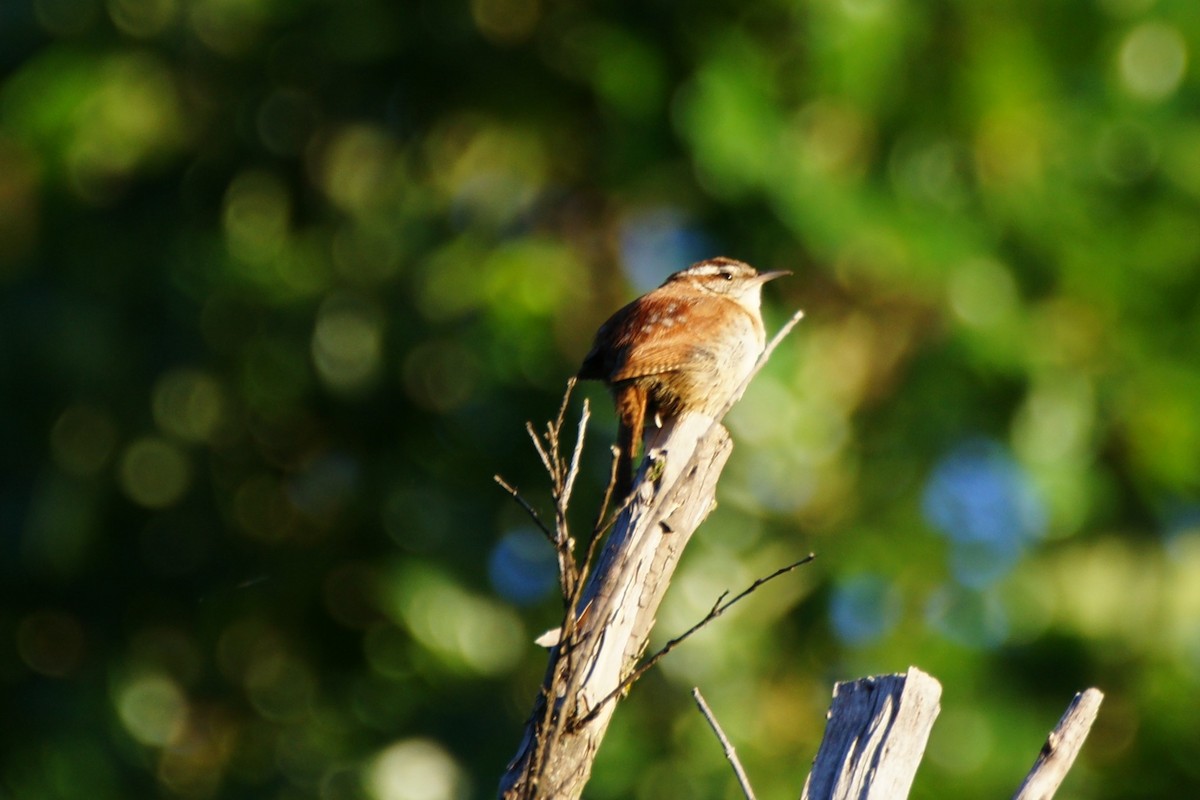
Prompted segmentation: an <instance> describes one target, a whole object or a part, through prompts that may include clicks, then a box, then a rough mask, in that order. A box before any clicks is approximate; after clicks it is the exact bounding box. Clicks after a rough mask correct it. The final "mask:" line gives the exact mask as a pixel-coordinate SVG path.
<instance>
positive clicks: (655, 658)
mask: <svg viewBox="0 0 1200 800" xmlns="http://www.w3.org/2000/svg"><path fill="white" fill-rule="evenodd" d="M816 557H817V554H816V553H809V554H808V555H806V556H805V557H804V558H802V559H800V560H799V561H796V562H793V563H791V564H788V565H787V566H786V567H780V568H779V569H777V570H775V571H774V572H772V573H771V574H770V575H767V576H765V577H762V578H759V579H758V580H756V581H754V583H752V584H750V585H749V586H747V587H746V588H745V589H743V590H742V591H741V592H740V593H739V594H738V595H737V596H735V597H734V598H732V599H731V600H725V598H726V597H728V596H729V592H722V593H721V596H720V597H718V598H717V602H716V603H714V604H713V607H712V609H711V610H710V611H709V612H708V613H707V614H705V615H704V618H703V619H701V620H700V621H699V622H697V623H696V624H695V625H693V626H692V627H690V628H688V629H687V630H686V631H684V632H683V633H681V634H679V635H678V636H676V637H675V638H674V639H672V640H670V641H669V642H667V643H666V644H664V645H663V646H662V649H660V650H659V651H658V652H656V653H655V654H654V655H652V656H650V657H649V658H647V659H646V660H645V661H643V662H642V663H641V664H639V665H638V667H637V669H635V670H633V672H630V673H629V674H628V675H626V676H625V679H624V680H622V681H621V682H620V683H618V684H617V688H615V689H613V690H612V691H611V692H609V693H608V694H607V695H605V696H604V697H602V698H601V699H600V702H598V703H596V705H595V706H593V707H592V708H591V710H589V711H588V713H587V714H585V715H584V716H583V717H582V718H581V719H579V720H578V721H577V722H576V723H575V724H576V726H580V725H586V724H587V723H588V722H590V721H591V720H592V719H594V718H595V716H596V715H597V714H599V713H600V709H602V708H604V706H605V705H607V704H608V703H610V702H612V701H613V700H615V699H616V698H618V697H620V696H621V694H622V693H623V692H625V690H627V689H628V688H629V687H630V686H632V685H633V684H634V683H635V682H637V680H638V679H639V678H641V677H642V676H643V675H645V674H646V673H647V672H648V671H649V670H651V669H652V668H653V667H654V665H655V664H657V663H658V662H659V661H662V660H663V659H664V658H666V656H667V654H668V653H670V652H671V651H672V650H674V649H675V648H676V647H678V646H679V645H681V644H683V643H684V642H685V641H687V640H688V639H690V638H691V637H692V634H695V633H697V632H699V631H700V630H701V629H702V628H704V627H705V626H706V625H708V624H709V623H710V622H712V621H713V620H715V619H716V618H717V617H719V616H721V615H722V614H724V613H725V612H726V611H728V610H729V608H730V607H731V606H732V605H734V604H735V603H737V602H738V601H739V600H742V599H743V598H745V597H746V596H747V595H749V594H751V593H753V592H754V591H756V590H757V589H758V587H760V586H762V585H763V584H764V583H769V582H770V581H773V580H775V579H776V578H778V577H779V576H780V575H786V574H787V573H789V572H791V571H792V570H794V569H796V568H798V567H802V566H804V565H805V564H807V563H809V562H810V561H812V560H813V559H814V558H816Z"/></svg>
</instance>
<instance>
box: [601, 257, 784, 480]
mask: <svg viewBox="0 0 1200 800" xmlns="http://www.w3.org/2000/svg"><path fill="white" fill-rule="evenodd" d="M789 274H791V273H789V272H785V271H779V272H762V273H760V272H758V271H756V270H755V269H754V268H753V267H751V266H750V265H749V264H744V263H742V262H741V261H735V260H734V259H732V258H710V259H708V260H707V261H700V262H698V263H696V264H693V265H692V266H690V267H688V268H687V269H685V270H681V271H679V272H676V273H675V274H673V275H672V276H671V277H669V278H667V280H666V281H665V282H664V283H663V285H662V286H660V287H658V288H657V289H655V290H654V291H652V292H648V293H647V294H644V295H642V296H641V297H639V298H638V299H637V300H634V301H633V302H632V303H630V304H629V305H627V306H625V307H624V308H622V309H621V310H620V311H618V312H617V313H615V314H613V315H612V316H611V317H609V319H608V321H607V322H605V323H604V324H603V325H601V326H600V330H599V331H597V333H596V340H595V342H594V343H593V344H592V349H591V351H590V352H589V353H588V354H587V356H586V357H585V358H584V359H583V366H582V367H580V368H579V378H580V379H583V380H600V381H604V383H605V385H607V386H608V388H609V389H610V390H611V391H612V395H613V401H614V402H615V404H616V408H617V420H618V424H619V429H618V436H617V446H618V448H619V450H620V453H619V455H618V459H617V492H618V496H620V497H624V496H626V495H628V494H629V492H630V490H631V489H632V488H633V459H634V456H635V455H636V452H637V450H638V449H639V448H640V446H641V444H642V435H643V431H644V429H645V421H646V417H647V414H649V415H651V418H652V419H653V418H655V417H656V416H657V417H659V418H671V417H676V416H678V415H679V414H681V413H683V412H685V411H692V412H698V413H702V414H708V415H710V416H711V415H715V414H717V413H718V412H719V411H720V410H721V409H722V408H723V407H724V406H725V404H726V403H727V402H728V401H729V400H730V398H731V397H732V396H733V394H734V392H736V391H737V390H738V389H739V388H740V387H741V385H742V382H743V381H744V380H745V379H746V377H747V376H748V375H749V374H750V371H751V370H752V369H753V367H754V362H755V361H756V360H757V359H758V356H759V354H760V353H762V351H763V347H764V345H765V340H766V337H765V335H764V332H763V323H762V313H761V311H760V310H759V308H760V305H761V300H762V286H763V284H764V283H766V282H767V281H769V280H773V279H775V278H778V277H780V276H783V275H789Z"/></svg>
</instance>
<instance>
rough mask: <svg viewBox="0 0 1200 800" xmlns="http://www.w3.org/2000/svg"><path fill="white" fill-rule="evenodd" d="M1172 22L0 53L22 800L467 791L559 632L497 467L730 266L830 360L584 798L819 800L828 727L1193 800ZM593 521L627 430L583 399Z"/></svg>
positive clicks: (741, 25) (910, 11)
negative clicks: (913, 727)
mask: <svg viewBox="0 0 1200 800" xmlns="http://www.w3.org/2000/svg"><path fill="white" fill-rule="evenodd" d="M1198 56H1200V6H1198V5H1196V4H1195V3H1193V2H1187V1H1186V0H1158V2H1156V1H1155V0H1094V1H1090V2H1085V1H1084V0H1061V1H1059V2H1034V0H1024V1H1022V0H1017V1H1016V2H1010V3H999V4H997V3H962V2H950V1H949V0H937V1H934V0H931V1H930V2H916V0H907V1H906V0H814V1H812V2H799V1H798V0H793V1H792V2H787V1H785V0H764V1H763V2H756V3H752V4H747V3H745V2H734V1H733V0H728V1H726V2H720V1H714V2H694V3H676V2H666V1H665V0H650V1H649V2H643V3H637V4H633V3H630V4H620V3H613V2H601V1H598V0H597V1H593V2H589V1H588V0H472V2H470V3H463V2H451V1H449V0H446V1H442V0H427V1H426V2H421V3H418V2H384V1H383V0H337V1H335V0H289V1H285V0H33V2H32V3H30V2H23V1H22V0H17V2H6V3H4V4H3V5H2V6H0V593H2V594H0V597H2V603H0V709H2V711H0V717H2V719H3V723H2V725H0V797H4V798H14V799H18V800H29V799H33V800H41V799H42V798H46V799H47V800H50V799H52V798H62V799H63V800H68V799H70V800H74V799H75V798H79V799H80V800H119V799H123V798H134V797H139V798H140V797H172V798H189V799H191V798H196V799H197V800H202V799H203V798H280V799H281V800H282V799H285V798H286V799H288V800H291V799H292V798H321V799H322V800H349V799H350V798H373V799H374V800H451V799H456V798H467V797H487V796H489V795H491V794H492V793H493V792H494V787H495V782H496V779H497V778H498V776H499V774H500V772H501V770H502V768H503V766H504V763H505V762H506V760H507V759H508V758H509V757H510V756H511V755H512V754H513V753H514V752H515V750H516V745H517V742H518V738H519V735H520V731H521V726H522V723H523V720H524V717H525V714H526V713H527V711H528V709H529V707H530V705H531V702H532V699H533V695H534V692H535V690H536V687H537V685H538V682H539V680H540V677H541V673H542V670H543V668H544V664H545V655H544V653H543V652H542V651H540V650H538V649H537V648H535V647H534V646H533V645H532V639H533V637H534V636H536V635H537V634H538V633H539V632H541V631H542V630H544V629H545V628H548V627H550V626H552V625H554V624H555V622H556V615H557V613H558V610H559V607H560V606H559V603H558V601H557V600H556V598H555V584H554V578H553V572H552V569H553V560H552V558H551V554H550V552H549V548H548V546H547V545H546V544H545V543H544V542H543V541H542V540H541V539H540V538H539V536H538V535H537V534H536V532H535V531H534V529H533V528H532V526H531V525H530V523H529V521H528V520H527V519H526V518H525V517H524V516H523V514H522V513H521V511H520V509H519V508H517V507H516V505H515V504H514V503H512V501H511V500H510V499H509V498H507V497H506V496H505V495H504V494H503V493H502V492H501V491H500V490H498V489H497V488H496V487H495V485H494V484H493V483H492V475H493V474H494V473H497V472H499V473H502V474H503V475H504V476H506V477H507V478H508V479H509V480H510V481H512V482H513V483H514V484H516V485H518V486H519V487H521V489H522V491H523V492H524V493H525V494H526V496H527V497H528V498H529V500H530V501H531V502H533V503H534V504H536V505H539V506H540V507H542V508H548V505H547V500H548V496H547V489H546V481H545V480H544V477H543V476H542V475H541V474H540V473H539V467H538V463H537V459H536V457H535V456H534V454H533V451H532V449H531V448H530V447H529V446H528V443H527V440H526V438H525V434H524V432H523V429H522V428H523V424H524V422H525V421H526V420H534V421H535V422H538V423H539V424H540V422H541V421H544V420H545V419H547V418H548V417H549V416H551V415H552V414H553V413H554V411H555V409H556V408H557V405H558V401H559V397H560V396H561V391H562V388H563V385H564V382H565V380H566V378H567V377H568V376H569V375H570V374H572V372H573V371H574V369H575V368H576V367H577V366H578V364H579V362H580V360H581V358H582V356H583V354H584V352H586V350H587V347H588V344H589V342H590V340H591V336H592V334H593V332H594V331H595V329H596V327H597V325H598V324H599V323H600V322H601V321H602V320H603V319H604V317H606V316H607V315H608V314H609V313H610V312H611V311H613V310H614V309H616V308H617V307H618V306H619V305H620V304H621V303H623V302H625V301H626V300H628V299H630V298H631V297H633V296H634V295H635V294H636V293H638V292H641V291H645V290H647V289H648V288H650V287H652V286H654V285H657V284H658V283H659V282H660V281H661V280H662V279H663V278H664V277H665V276H666V275H667V274H668V273H670V272H671V271H674V270H676V269H679V268H681V267H683V266H686V265H687V264H688V263H689V262H691V261H693V260H696V259H699V258H702V257H707V256H713V255H728V256H733V257H737V258H741V259H744V260H747V261H749V262H751V263H752V264H754V265H756V266H758V267H760V268H763V269H791V270H793V271H795V273H796V274H795V275H794V276H793V277H791V278H789V279H787V280H782V281H779V282H777V283H772V284H771V285H770V286H769V288H768V289H767V308H766V316H767V319H768V329H769V330H768V332H772V331H773V330H774V329H775V328H777V327H778V325H779V324H780V322H781V321H782V320H784V319H786V317H787V315H788V314H790V313H791V311H792V310H794V309H795V308H798V307H802V308H804V309H806V311H807V313H808V317H807V319H806V320H805V321H804V322H803V323H802V324H801V325H800V327H799V328H797V330H796V331H795V332H794V333H793V334H792V336H791V337H790V338H789V339H788V341H787V342H786V343H785V344H784V345H783V347H782V348H781V349H780V350H779V351H778V352H777V354H776V356H775V357H774V359H773V360H772V361H771V363H770V364H769V365H768V367H767V369H766V370H765V371H764V372H763V373H762V374H761V375H760V376H759V378H758V379H757V381H756V382H755V384H754V385H753V386H752V388H751V390H750V392H749V393H748V394H747V396H746V397H745V399H744V401H743V402H742V403H741V405H740V406H739V407H738V408H737V409H735V411H734V413H733V414H732V415H731V416H730V418H729V420H728V422H729V425H730V427H731V430H732V432H733V435H734V439H735V442H736V448H735V452H734V455H733V459H732V461H731V463H730V465H729V468H728V470H727V471H726V474H725V478H724V481H723V483H722V485H721V489H720V492H719V497H720V500H721V503H720V507H719V508H718V509H717V511H716V512H715V513H714V515H713V516H712V518H711V519H710V520H709V522H708V523H707V524H706V525H705V526H704V527H703V528H702V529H701V531H700V533H699V535H698V536H697V538H696V539H695V540H694V541H693V544H692V546H691V548H690V549H689V552H688V554H687V555H686V557H685V559H684V562H683V565H682V567H681V570H680V572H679V574H678V577H677V579H676V581H675V583H674V585H673V587H672V590H671V592H670V593H669V595H668V597H667V600H666V605H665V606H664V609H663V613H662V614H661V618H660V624H659V628H658V634H657V639H658V641H659V642H661V641H663V640H665V638H667V637H669V636H670V635H672V634H675V633H678V632H680V631H682V630H683V629H685V628H686V627H688V626H689V625H690V624H691V623H692V622H694V621H695V620H696V619H698V618H699V617H700V616H702V615H703V613H704V612H705V611H707V610H708V608H709V607H710V606H711V605H712V603H713V601H714V600H715V599H716V597H717V596H718V595H719V594H720V592H721V591H723V590H725V589H733V590H735V591H736V590H738V589H740V588H742V587H743V586H745V585H746V584H748V583H750V582H751V581H752V580H753V579H754V578H755V577H757V576H759V575H762V574H765V573H767V572H770V571H771V570H773V569H774V568H776V567H778V566H781V565H783V564H785V563H788V562H790V561H793V560H795V559H797V558H799V557H800V556H802V555H803V554H805V553H807V552H808V551H810V550H812V551H815V552H817V553H818V554H819V557H818V560H817V561H816V562H815V563H814V564H813V565H811V566H808V567H805V568H804V569H803V570H801V571H800V572H798V573H796V574H794V575H791V576H788V577H786V578H783V579H781V580H780V581H777V582H775V583H772V584H770V585H769V586H767V587H765V588H764V589H762V590H761V591H759V592H758V593H757V594H756V595H755V596H753V597H752V598H750V599H749V600H748V601H746V602H745V603H743V604H741V605H740V606H738V607H737V608H736V610H735V612H733V613H731V614H729V615H728V616H727V617H725V618H723V619H722V620H720V621H719V622H718V623H717V624H715V625H713V626H711V627H710V628H708V629H707V630H706V631H704V632H703V633H702V634H700V635H699V636H697V637H696V638H695V639H693V640H691V641H689V642H688V643H687V644H686V645H684V646H683V647H681V648H680V649H679V650H678V651H676V652H675V653H674V654H673V655H672V656H671V657H670V658H669V659H667V660H666V661H665V662H664V664H663V665H662V667H661V668H660V669H656V670H655V671H653V672H652V673H651V674H650V675H648V676H647V677H646V679H645V680H644V681H643V682H642V683H640V684H639V685H638V686H637V687H636V688H635V689H634V691H633V693H632V695H631V696H630V697H629V699H628V700H627V701H626V702H625V703H623V704H622V706H621V707H620V709H619V710H618V713H617V716H616V719H615V722H614V725H613V727H612V729H611V731H610V733H609V736H608V739H607V741H606V742H605V745H604V748H603V750H602V751H601V753H600V757H599V761H598V763H597V766H596V771H595V777H594V779H593V781H592V783H591V785H590V787H589V790H588V796H589V797H592V798H597V799H600V798H662V797H689V798H733V797H737V796H738V792H737V789H736V786H735V784H734V781H733V777H732V773H731V772H730V771H729V770H728V767H727V765H726V763H725V762H724V760H723V758H722V755H721V752H720V749H719V747H718V745H717V743H716V741H715V740H714V739H713V738H712V736H711V733H710V731H709V729H708V726H707V725H706V724H705V722H704V720H703V719H702V718H701V717H700V716H699V714H698V713H696V711H695V710H694V708H693V707H692V701H691V698H690V696H689V689H690V687H691V686H693V685H699V686H700V688H701V689H702V691H703V692H704V693H705V695H706V696H707V698H708V700H709V702H710V704H711V705H712V707H713V709H714V711H715V712H716V714H717V715H718V717H719V718H720V720H721V722H722V723H723V724H724V726H725V728H726V730H727V732H728V734H729V735H730V737H731V738H732V740H733V741H734V743H735V744H736V746H737V748H738V752H739V753H740V755H741V756H742V758H743V761H744V762H745V764H746V767H747V770H748V772H749V773H750V777H751V779H752V780H753V782H754V783H755V785H756V788H757V789H758V792H759V796H761V797H787V796H796V795H798V793H799V790H800V787H801V785H802V782H803V777H804V775H805V773H806V772H807V769H808V765H809V763H810V762H811V759H812V756H813V755H814V753H815V752H816V747H817V744H818V742H819V739H820V735H821V730H822V727H823V724H824V712H825V710H826V708H827V705H828V698H829V693H830V689H831V687H832V683H833V682H834V681H835V680H839V679H849V678H855V677H859V676H862V675H867V674H873V673H881V672H895V671H902V670H904V669H905V668H907V667H908V666H909V665H910V664H915V665H917V666H919V667H921V668H923V669H925V670H926V671H928V672H930V673H932V674H933V675H935V676H936V677H937V678H939V679H940V680H941V681H942V683H943V684H944V687H945V693H944V698H943V712H942V717H941V720H940V721H939V724H938V725H937V727H936V728H935V730H934V733H933V738H932V740H931V742H930V747H929V752H928V755H927V758H926V760H925V763H924V765H923V766H922V768H921V771H920V772H919V774H918V776H917V783H916V787H915V790H914V796H915V797H920V798H943V797H997V796H1006V793H1011V791H1012V790H1013V789H1015V787H1016V786H1017V785H1018V784H1019V782H1020V779H1021V777H1022V775H1023V774H1024V772H1025V770H1026V769H1027V768H1028V767H1029V765H1030V764H1031V763H1032V761H1033V758H1034V757H1035V755H1036V753H1037V751H1038V748H1039V747H1040V745H1041V743H1042V740H1043V737H1044V735H1045V733H1046V731H1047V730H1048V729H1049V728H1050V727H1051V726H1052V725H1053V723H1054V722H1055V721H1056V720H1057V718H1058V716H1059V714H1060V713H1061V712H1062V710H1063V709H1064V707H1065V706H1066V704H1067V702H1068V701H1069V700H1070V698H1071V696H1072V694H1073V693H1074V692H1075V691H1077V690H1080V689H1083V688H1085V687H1087V686H1090V685H1095V686H1098V687H1100V688H1101V689H1103V690H1104V691H1105V692H1106V693H1107V700H1106V703H1105V705H1104V707H1103V709H1102V712H1101V716H1100V719H1099V722H1098V723H1097V726H1096V728H1095V729H1094V731H1093V734H1092V737H1091V739H1090V740H1089V741H1088V743H1087V746H1086V748H1085V750H1084V752H1083V755H1082V757H1081V760H1080V762H1079V763H1078V765H1077V766H1076V768H1075V770H1074V771H1073V773H1072V774H1071V776H1070V778H1069V779H1068V783H1067V786H1066V787H1065V788H1064V790H1063V792H1062V793H1061V794H1060V795H1059V797H1061V798H1131V797H1181V796H1188V795H1191V794H1197V793H1200V725H1197V719H1200V703H1198V702H1197V700H1196V698H1197V696H1200V213H1198V212H1200V74H1198V72H1197V67H1196V61H1197V58H1198ZM583 397H588V398H590V400H591V401H592V403H593V408H594V411H595V415H594V424H593V427H592V430H591V443H592V447H591V448H590V449H589V451H588V454H587V457H586V470H585V474H584V476H583V479H582V480H583V485H582V486H581V488H580V490H579V493H578V497H577V498H576V515H577V519H576V529H577V530H582V529H583V528H585V527H586V526H587V525H588V524H589V523H590V520H591V517H592V515H593V513H594V508H595V503H596V500H597V497H598V495H599V493H600V489H601V485H602V483H603V478H604V477H605V476H606V475H607V466H608V461H607V458H608V457H607V445H608V443H609V442H611V440H612V438H613V435H614V422H613V417H612V411H611V409H610V407H609V403H608V399H607V398H606V397H605V395H604V393H603V391H602V389H601V388H600V387H598V386H589V387H586V388H585V389H584V390H583V391H582V392H580V393H577V395H576V398H575V403H574V405H573V406H572V408H571V412H570V414H571V417H572V418H576V417H577V415H578V413H579V403H580V402H581V398H583Z"/></svg>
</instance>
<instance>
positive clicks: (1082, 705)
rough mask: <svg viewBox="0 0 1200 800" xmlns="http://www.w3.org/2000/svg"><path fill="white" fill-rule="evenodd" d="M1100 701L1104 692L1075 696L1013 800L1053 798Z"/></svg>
mask: <svg viewBox="0 0 1200 800" xmlns="http://www.w3.org/2000/svg"><path fill="white" fill-rule="evenodd" d="M1103 700H1104V693H1103V692H1101V691H1100V690H1099V689H1088V690H1087V691H1084V692H1080V693H1079V694H1077V695H1075V699H1074V700H1072V701H1071V704H1070V705H1069V706H1067V710H1066V712H1064V713H1063V715H1062V719H1060V720H1059V721H1058V725H1056V726H1055V727H1054V730H1052V731H1051V732H1050V736H1049V737H1047V739H1046V743H1045V744H1044V745H1042V752H1041V753H1039V754H1038V757H1037V761H1035V762H1034V764H1033V769H1031V770H1030V771H1029V774H1028V775H1027V776H1026V777H1025V782H1024V783H1022V784H1021V788H1019V789H1018V790H1017V793H1016V794H1015V795H1013V798H1014V800H1050V798H1052V797H1054V793H1055V792H1057V791H1058V787H1059V785H1060V784H1062V782H1063V778H1065V777H1067V772H1069V771H1070V769H1071V766H1072V765H1073V764H1074V763H1075V756H1077V755H1079V750H1080V748H1082V747H1083V743H1084V741H1085V740H1086V739H1087V737H1088V733H1089V732H1090V731H1091V730H1092V723H1093V722H1095V721H1096V715H1097V714H1098V713H1100V703H1101V702H1103Z"/></svg>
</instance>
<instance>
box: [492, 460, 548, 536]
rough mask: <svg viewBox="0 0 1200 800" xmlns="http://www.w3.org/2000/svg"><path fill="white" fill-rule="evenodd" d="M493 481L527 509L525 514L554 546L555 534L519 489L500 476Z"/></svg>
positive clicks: (496, 476) (493, 478)
mask: <svg viewBox="0 0 1200 800" xmlns="http://www.w3.org/2000/svg"><path fill="white" fill-rule="evenodd" d="M492 480H494V481H495V482H496V483H497V484H499V486H500V488H501V489H503V490H504V491H505V492H507V493H508V495H509V497H511V498H512V499H513V500H516V501H517V505H519V506H520V507H521V508H523V509H525V513H526V514H528V515H529V518H530V519H532V520H533V522H534V524H536V525H537V526H538V528H539V529H541V531H542V533H544V534H545V535H546V538H547V539H549V540H550V544H554V543H555V542H554V533H553V532H552V531H551V530H550V529H549V528H548V527H546V523H545V522H543V521H542V518H541V517H540V516H538V512H537V509H536V508H534V507H533V506H531V505H529V501H527V500H526V499H525V498H524V497H522V496H521V493H520V492H519V491H517V488H516V487H515V486H513V485H512V484H511V483H509V482H508V481H506V480H504V478H503V477H502V476H500V475H493V476H492Z"/></svg>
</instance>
